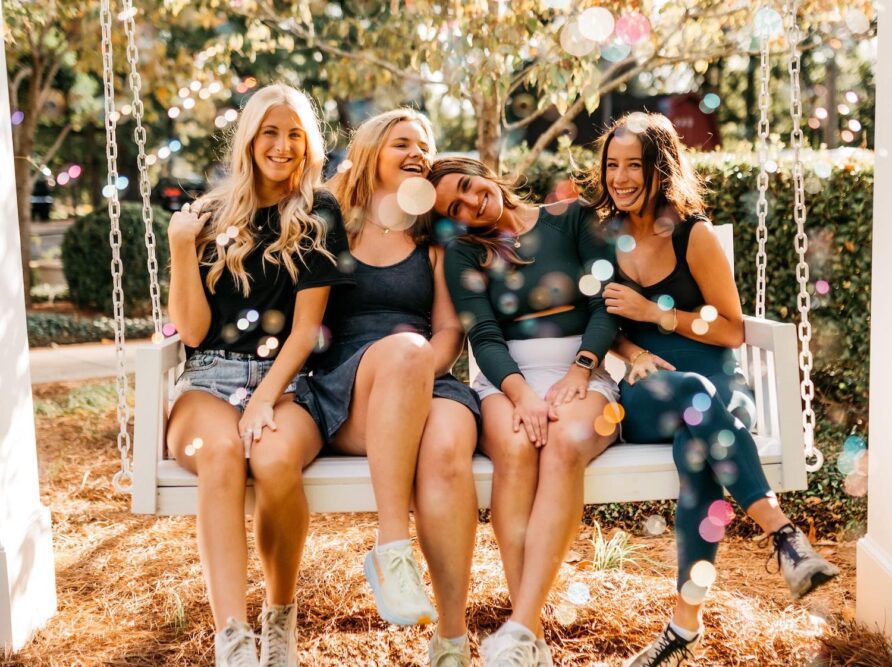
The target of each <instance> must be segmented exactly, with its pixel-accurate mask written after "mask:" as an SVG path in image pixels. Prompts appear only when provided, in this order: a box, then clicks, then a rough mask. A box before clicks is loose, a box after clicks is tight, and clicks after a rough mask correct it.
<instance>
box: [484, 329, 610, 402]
mask: <svg viewBox="0 0 892 667" xmlns="http://www.w3.org/2000/svg"><path fill="white" fill-rule="evenodd" d="M581 343H582V336H566V337H564V338H530V339H528V340H509V341H508V353H509V354H510V355H511V358H512V359H514V361H515V362H516V363H517V365H518V367H520V372H521V373H523V377H524V379H525V380H526V382H527V384H528V385H530V387H532V388H533V391H535V392H536V393H537V394H538V395H539V397H540V398H543V399H544V398H545V394H547V393H548V390H549V389H551V386H552V385H553V384H554V383H555V382H557V381H558V380H560V379H561V378H562V377H564V375H566V374H567V371H568V370H569V369H570V366H572V365H573V362H574V361H575V360H576V355H577V354H578V353H579V346H580V344H581ZM471 389H473V390H474V391H476V392H477V395H478V396H480V400H481V401H482V400H483V399H484V398H486V397H487V396H492V395H493V394H501V393H502V391H501V390H500V389H499V388H498V387H496V386H494V385H493V384H492V383H491V382H490V381H489V380H488V379H487V378H486V376H485V375H484V374H483V373H482V372H478V373H477V375H476V377H475V378H474V381H473V382H471ZM588 390H589V391H596V392H598V393H599V394H602V395H603V396H605V397H606V398H607V400H608V401H610V402H611V403H616V402H617V401H619V387H618V386H617V385H616V382H614V381H613V378H612V377H610V374H609V373H608V372H607V371H606V370H605V369H604V365H603V363H602V365H601V366H599V367H598V368H596V369H595V370H593V371H592V376H591V379H590V380H589V383H588Z"/></svg>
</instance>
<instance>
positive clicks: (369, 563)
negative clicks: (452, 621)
mask: <svg viewBox="0 0 892 667" xmlns="http://www.w3.org/2000/svg"><path fill="white" fill-rule="evenodd" d="M373 558H374V556H372V553H371V552H369V553H367V554H366V556H365V562H364V563H363V571H364V572H365V580H366V581H367V582H369V586H371V587H372V592H373V593H374V594H375V606H376V607H377V609H378V616H380V617H381V618H383V619H384V620H385V621H387V622H388V623H393V624H394V625H430V624H431V623H433V622H434V621H436V620H437V617H436V615H433V616H431V615H430V614H420V615H418V616H400V615H399V614H396V613H394V612H392V611H391V610H390V609H388V608H387V606H386V605H385V604H384V600H383V599H382V596H381V584H380V583H379V582H378V573H377V572H376V571H375V563H374V562H373Z"/></svg>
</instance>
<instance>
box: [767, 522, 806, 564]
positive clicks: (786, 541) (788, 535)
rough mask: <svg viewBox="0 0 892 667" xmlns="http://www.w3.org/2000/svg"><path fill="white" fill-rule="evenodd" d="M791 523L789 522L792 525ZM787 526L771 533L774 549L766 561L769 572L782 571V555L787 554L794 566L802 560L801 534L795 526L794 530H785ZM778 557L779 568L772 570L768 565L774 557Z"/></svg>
mask: <svg viewBox="0 0 892 667" xmlns="http://www.w3.org/2000/svg"><path fill="white" fill-rule="evenodd" d="M790 525H791V524H787V526H790ZM787 526H783V527H781V528H780V529H778V530H776V531H775V532H773V533H771V536H770V537H771V542H772V549H771V553H770V554H768V559H767V560H766V561H765V571H766V572H768V573H769V574H777V573H778V572H780V571H781V555H782V554H786V556H787V558H789V559H790V560H791V561H792V562H793V564H794V566H795V564H796V563H798V562H799V561H800V560H802V554H801V553H800V552H801V551H802V547H801V545H800V544H799V539H800V538H799V536H800V533H799V531H798V530H796V529H795V528H794V529H793V530H785V529H786V527H787ZM775 557H776V558H777V569H776V570H775V571H774V572H772V571H771V569H770V568H769V567H768V566H769V565H770V564H771V560H772V559H773V558H775Z"/></svg>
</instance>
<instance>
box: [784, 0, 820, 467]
mask: <svg viewBox="0 0 892 667" xmlns="http://www.w3.org/2000/svg"><path fill="white" fill-rule="evenodd" d="M798 9H799V2H798V0H796V1H794V2H793V3H791V4H789V5H785V10H786V11H785V17H784V19H785V22H786V24H787V42H788V44H789V46H790V68H789V69H790V117H791V118H792V120H793V129H792V131H791V132H790V145H791V146H792V148H793V197H794V198H793V202H794V203H793V219H794V221H795V222H796V237H795V246H796V253H797V254H798V256H799V262H798V264H797V265H796V280H797V281H798V283H799V295H798V297H797V299H796V306H797V309H798V310H799V327H798V333H799V343H800V352H799V368H800V370H801V371H802V382H801V384H800V393H801V396H802V403H803V410H802V427H803V430H804V432H805V457H806V461H805V468H806V470H808V471H810V472H814V471H816V470H818V469H819V468H820V467H821V465H822V464H823V462H824V457H823V455H822V454H821V452H820V451H819V450H818V449H817V448H816V447H815V411H814V410H813V409H812V399H814V397H815V385H814V383H813V382H812V380H811V368H812V363H813V359H812V354H811V348H810V346H811V322H810V321H809V311H810V310H811V295H810V294H809V293H808V279H809V271H808V263H807V262H806V261H805V254H806V252H807V251H808V237H807V236H806V234H805V222H806V217H807V213H808V211H807V210H806V207H805V174H804V166H803V164H802V142H803V135H802V99H801V90H800V84H799V70H800V59H799V41H800V38H801V34H800V31H799V25H798V23H797V17H796V14H797V11H798ZM811 459H813V460H811Z"/></svg>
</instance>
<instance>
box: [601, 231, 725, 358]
mask: <svg viewBox="0 0 892 667" xmlns="http://www.w3.org/2000/svg"><path fill="white" fill-rule="evenodd" d="M698 222H709V220H708V219H707V218H706V217H705V216H701V215H694V216H691V217H689V218H688V219H686V220H683V221H682V222H680V223H678V224H677V225H676V226H675V229H674V231H673V233H672V249H673V251H674V252H675V268H674V269H673V270H672V272H671V273H670V274H669V275H668V276H666V277H665V278H663V279H662V280H660V281H658V282H656V283H654V284H653V285H648V286H646V287H645V286H643V285H639V284H638V283H637V282H635V281H634V280H632V279H631V278H629V276H627V275H626V274H625V273H623V271H622V269H620V268H619V265H618V264H617V278H618V279H619V280H618V281H619V283H620V284H622V285H626V286H627V287H630V288H632V289H633V290H635V291H636V292H639V293H640V294H642V295H643V296H644V297H646V298H647V299H650V300H651V301H656V302H657V303H660V304H661V305H663V307H664V309H665V310H671V309H672V308H673V307H674V308H677V309H678V310H682V311H686V312H695V311H697V310H699V309H700V308H701V307H702V306H704V305H706V301H705V299H704V298H703V293H702V292H701V291H700V287H699V286H698V285H697V281H696V280H694V276H693V274H692V273H691V269H690V266H688V260H687V254H688V242H689V241H690V238H691V230H692V229H693V228H694V225H695V224H697V223H698ZM620 328H621V330H622V333H624V334H625V335H626V337H627V338H628V339H629V340H631V341H632V342H633V343H635V344H636V345H640V346H641V347H643V348H645V349H647V350H650V351H651V352H654V353H655V354H658V355H660V356H661V357H663V358H664V359H665V360H666V361H668V362H669V363H671V364H673V365H674V366H675V367H676V368H677V369H678V370H679V371H688V372H694V373H702V374H704V375H713V374H715V373H719V372H724V373H732V372H734V370H735V367H736V361H735V360H734V356H733V353H732V352H731V350H729V349H728V348H726V347H722V346H718V345H710V344H709V343H703V342H700V341H696V340H693V339H691V338H687V337H685V336H681V335H679V334H676V333H672V332H666V331H662V330H661V329H660V328H659V327H658V326H657V325H656V324H652V323H650V322H636V321H634V320H629V319H626V318H621V322H620Z"/></svg>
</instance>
